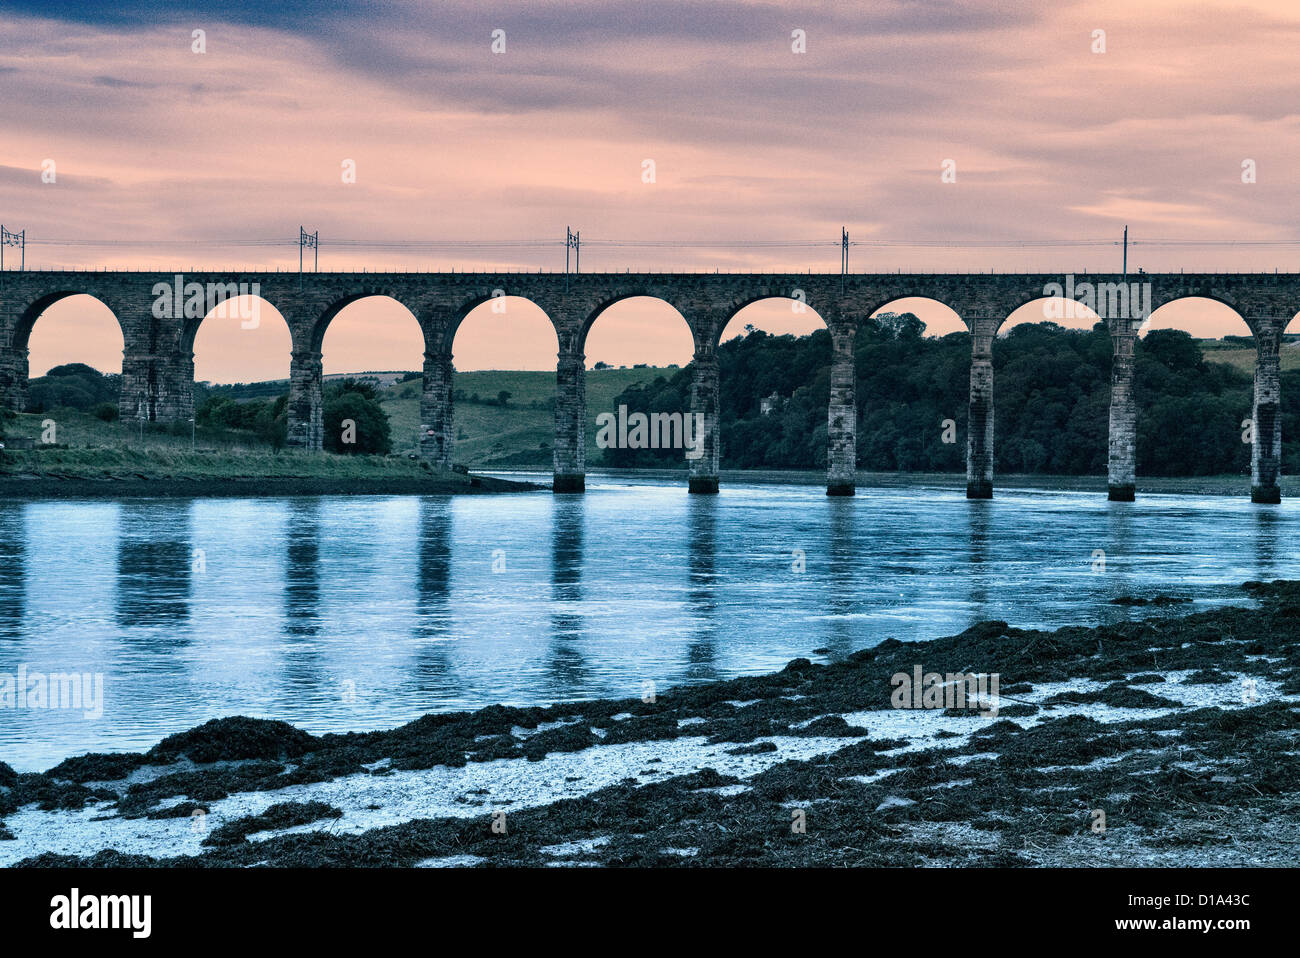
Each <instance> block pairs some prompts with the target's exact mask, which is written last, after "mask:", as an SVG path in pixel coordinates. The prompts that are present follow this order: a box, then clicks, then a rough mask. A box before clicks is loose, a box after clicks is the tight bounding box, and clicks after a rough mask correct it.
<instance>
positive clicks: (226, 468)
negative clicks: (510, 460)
mask: <svg viewBox="0 0 1300 958" xmlns="http://www.w3.org/2000/svg"><path fill="white" fill-rule="evenodd" d="M542 488H544V487H543V486H542V485H540V484H538V483H534V482H522V481H516V480H507V479H497V478H492V477H490V476H477V475H472V474H469V473H464V472H459V471H448V470H436V469H430V468H429V467H428V466H426V465H425V464H424V463H422V462H420V461H418V460H413V459H408V458H406V457H397V456H363V455H357V456H335V455H329V454H326V453H304V452H297V451H281V452H278V453H272V452H241V453H238V454H232V453H230V452H224V451H222V452H215V451H210V450H200V451H195V452H191V451H189V450H178V449H175V448H165V447H164V448H153V449H145V450H140V449H129V448H119V449H113V448H97V449H96V448H92V449H48V450H39V451H37V450H19V451H16V452H10V451H6V452H5V453H3V454H0V496H4V497H6V498H12V499H83V498H119V497H136V496H146V497H148V496H164V497H196V498H198V497H210V496H239V497H244V496H259V497H260V496H310V495H321V496H324V495H451V494H471V493H474V494H477V493H500V492H528V491H533V490H538V489H542Z"/></svg>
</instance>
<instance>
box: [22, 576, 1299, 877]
mask: <svg viewBox="0 0 1300 958" xmlns="http://www.w3.org/2000/svg"><path fill="white" fill-rule="evenodd" d="M1243 594H1244V596H1246V597H1249V598H1251V599H1253V600H1254V601H1253V602H1251V603H1249V604H1248V605H1247V606H1245V607H1228V608H1216V609H1213V610H1208V611H1200V612H1193V613H1191V614H1186V607H1185V606H1184V607H1179V606H1178V605H1177V604H1173V605H1170V604H1167V603H1164V602H1159V601H1148V602H1147V603H1145V604H1149V605H1151V606H1152V612H1151V613H1150V615H1149V617H1147V618H1145V619H1143V620H1141V621H1134V622H1127V623H1121V624H1116V625H1109V626H1103V627H1098V628H1085V627H1071V628H1065V629H1060V630H1057V631H1053V632H1045V631H1034V630H1022V629H1017V628H1014V627H1012V626H1009V625H1007V624H1006V623H1003V622H983V623H979V624H977V625H975V626H972V627H971V628H969V629H967V630H966V631H965V632H963V633H961V634H959V635H956V636H950V637H947V638H942V639H936V640H934V641H931V642H923V643H903V642H899V641H896V640H892V639H891V640H887V641H885V642H884V643H882V644H880V645H877V646H875V647H873V648H870V649H864V650H862V651H859V652H856V653H853V654H851V655H849V656H847V657H845V658H843V659H839V660H826V661H822V662H813V661H811V660H810V659H796V660H794V661H793V662H790V663H789V664H788V665H787V666H786V667H785V668H784V669H783V670H781V671H780V672H777V673H774V674H770V675H764V676H757V677H747V678H740V679H734V680H730V681H723V682H714V683H710V684H706V685H696V686H685V687H681V688H674V689H669V690H663V691H661V692H660V693H659V694H658V695H654V696H647V699H648V700H642V699H628V700H602V701H594V702H584V703H571V704H564V705H555V706H551V707H547V708H509V707H501V706H494V707H490V708H486V709H482V710H480V711H477V712H469V713H454V714H441V715H426V716H424V717H423V718H420V719H418V720H416V721H414V722H411V723H410V724H408V725H405V726H402V727H401V728H397V729H393V730H390V731H380V732H369V733H352V734H346V735H338V734H331V735H323V736H313V735H310V734H308V733H306V732H304V731H301V730H299V729H296V728H294V727H292V726H290V725H286V724H284V723H279V722H269V721H262V720H257V719H250V718H228V719H220V720H215V721H212V722H209V723H207V724H206V725H203V726H200V727H198V728H195V729H192V730H190V731H188V732H184V733H181V734H178V735H173V736H171V737H169V738H167V739H165V740H164V741H162V742H161V743H159V744H158V745H157V746H155V747H154V748H153V749H151V750H150V751H149V752H147V753H142V754H99V755H87V756H81V757H78V758H73V759H69V760H67V761H65V762H63V763H61V764H60V765H58V766H56V767H54V768H52V769H49V770H48V771H45V772H42V773H32V774H16V773H14V772H13V770H12V769H10V768H9V767H8V766H7V765H4V764H3V763H0V864H5V865H14V864H22V865H29V866H31V865H35V866H64V865H80V866H86V865H92V866H141V865H144V866H154V865H157V866H183V867H188V866H218V867H247V866H254V865H269V866H411V865H523V866H539V865H626V866H705V865H769V866H821V865H872V866H918V865H1171V866H1172V865H1178V866H1185V865H1264V864H1294V862H1295V861H1296V859H1297V856H1298V854H1300V829H1298V828H1297V826H1298V825H1300V582H1274V583H1247V584H1246V585H1245V586H1244V587H1243ZM918 666H919V667H922V668H923V669H924V670H925V671H926V672H937V673H945V674H946V673H966V674H975V673H979V674H997V675H998V676H999V678H1000V686H999V699H998V708H997V711H996V715H994V714H991V712H990V710H989V709H987V708H984V709H981V708H976V707H965V708H963V707H957V706H953V707H947V708H923V709H913V708H896V707H895V705H896V704H897V703H896V699H895V696H894V692H895V683H894V682H893V681H892V678H893V677H894V676H895V675H897V674H899V673H902V674H912V673H913V671H914V669H916V668H917V667H918ZM966 704H967V705H968V706H969V705H972V704H973V703H970V702H968V703H966ZM987 704H988V703H987V702H986V703H984V705H985V706H987Z"/></svg>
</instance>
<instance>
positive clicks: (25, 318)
mask: <svg viewBox="0 0 1300 958" xmlns="http://www.w3.org/2000/svg"><path fill="white" fill-rule="evenodd" d="M73 296H89V297H90V298H91V299H93V300H96V301H98V302H99V303H100V304H101V305H103V306H105V307H107V308H108V311H109V312H111V313H112V314H113V319H114V320H116V322H117V326H118V330H119V331H120V332H121V333H122V339H123V342H125V340H126V327H125V326H123V324H122V314H123V310H122V306H121V305H120V304H119V303H117V302H116V301H115V299H114V298H113V297H111V296H108V295H105V294H103V293H101V292H100V291H98V290H94V289H85V288H83V289H61V290H56V291H54V292H50V293H45V294H42V295H41V296H38V297H37V298H36V299H34V300H32V302H31V303H29V304H28V305H27V307H26V308H25V309H24V310H23V311H22V313H21V314H20V315H19V317H18V323H17V324H16V325H15V327H14V334H13V343H12V345H13V348H14V349H17V350H23V351H26V349H27V345H28V342H29V341H30V339H31V335H32V328H33V327H35V325H36V322H37V320H39V319H40V318H41V316H42V315H44V313H45V312H46V311H47V310H48V309H49V308H50V307H51V306H53V305H54V304H55V303H58V302H61V301H63V300H65V299H68V298H70V297H73Z"/></svg>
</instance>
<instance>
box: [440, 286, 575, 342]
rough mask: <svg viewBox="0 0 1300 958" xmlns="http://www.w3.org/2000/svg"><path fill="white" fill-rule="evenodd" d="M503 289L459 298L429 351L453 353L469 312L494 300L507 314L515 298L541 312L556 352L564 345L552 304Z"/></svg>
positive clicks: (497, 288) (561, 331)
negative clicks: (498, 291) (498, 302)
mask: <svg viewBox="0 0 1300 958" xmlns="http://www.w3.org/2000/svg"><path fill="white" fill-rule="evenodd" d="M496 290H501V291H502V295H498V294H497V293H496ZM504 290H505V287H504V286H497V287H494V289H493V290H492V291H488V292H486V293H477V294H475V295H473V296H471V297H469V298H468V299H463V300H461V301H460V304H459V305H458V306H457V307H456V308H455V309H453V310H452V311H451V319H450V320H449V321H448V322H446V323H444V324H442V325H441V326H440V327H438V328H437V330H436V332H435V335H436V336H437V337H438V342H436V343H434V344H431V346H430V351H431V352H432V351H434V350H435V348H436V351H438V352H440V353H443V354H446V355H448V356H451V355H454V354H455V346H456V337H457V336H458V335H459V334H460V331H461V328H462V327H463V326H464V324H465V320H467V319H468V318H469V317H470V314H471V313H473V312H475V311H476V310H478V309H480V308H481V307H483V306H484V305H486V304H488V303H492V302H494V301H496V300H501V301H502V306H503V312H502V313H501V315H509V308H510V307H509V301H510V300H517V301H520V302H523V303H526V304H527V305H528V307H530V308H531V309H535V310H537V312H539V313H541V318H542V319H544V320H545V322H546V324H547V325H548V326H550V328H551V332H552V333H553V334H554V335H555V342H556V351H557V352H558V351H560V350H562V348H563V345H564V332H563V330H562V328H561V326H560V324H559V323H557V322H556V308H555V307H554V305H551V308H549V309H548V308H547V305H548V304H546V303H543V302H540V301H539V300H538V298H536V297H532V296H525V295H520V294H518V293H506V292H504Z"/></svg>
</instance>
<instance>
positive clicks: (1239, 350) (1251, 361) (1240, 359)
mask: <svg viewBox="0 0 1300 958" xmlns="http://www.w3.org/2000/svg"><path fill="white" fill-rule="evenodd" d="M1201 352H1202V353H1203V354H1204V355H1205V358H1206V360H1207V361H1209V362H1212V363H1224V364H1226V365H1228V366H1235V367H1237V368H1238V369H1240V370H1241V371H1242V372H1246V373H1250V374H1251V375H1254V373H1255V349H1254V347H1253V346H1238V345H1236V344H1235V343H1222V342H1218V341H1216V340H1207V341H1203V342H1202V343H1201ZM1278 358H1279V360H1280V361H1281V364H1282V371H1283V372H1287V371H1289V370H1292V369H1300V342H1294V341H1292V342H1284V343H1283V344H1282V348H1281V350H1280V351H1279V353H1278Z"/></svg>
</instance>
